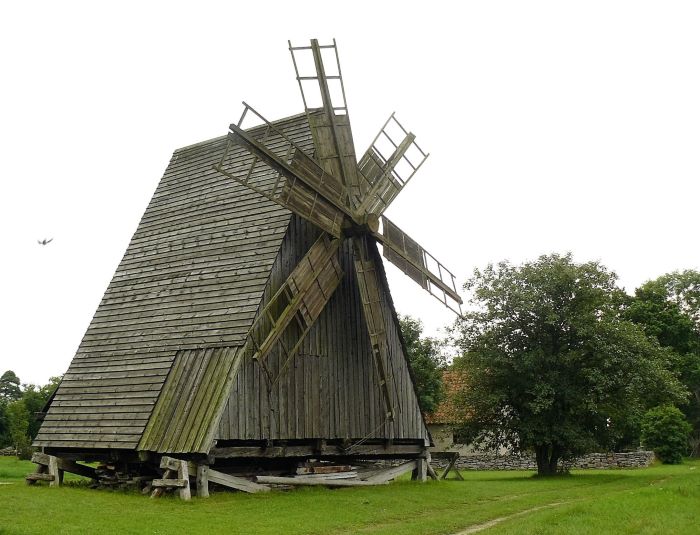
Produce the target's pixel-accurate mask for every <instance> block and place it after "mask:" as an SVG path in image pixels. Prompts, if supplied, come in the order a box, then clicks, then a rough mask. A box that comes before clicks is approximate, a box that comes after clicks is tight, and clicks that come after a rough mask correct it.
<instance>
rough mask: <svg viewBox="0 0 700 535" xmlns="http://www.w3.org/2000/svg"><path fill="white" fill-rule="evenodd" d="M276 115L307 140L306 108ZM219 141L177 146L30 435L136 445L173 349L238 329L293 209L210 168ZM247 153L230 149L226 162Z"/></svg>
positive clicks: (238, 333) (221, 145) (270, 176)
mask: <svg viewBox="0 0 700 535" xmlns="http://www.w3.org/2000/svg"><path fill="white" fill-rule="evenodd" d="M276 124H277V125H278V127H279V128H281V129H282V130H283V131H284V132H285V133H286V134H287V135H289V136H290V137H292V139H294V140H295V141H296V142H298V143H300V144H301V145H302V146H303V147H304V148H305V149H307V150H311V147H312V141H311V133H310V131H309V128H308V124H307V120H306V117H305V116H304V115H300V116H297V117H292V118H290V119H286V120H282V121H279V122H278V123H276ZM273 141H274V140H273ZM225 146H226V138H225V137H222V138H217V139H213V140H210V141H206V142H203V143H199V144H197V145H192V146H190V147H185V148H182V149H178V150H177V151H175V153H174V155H173V157H172V159H171V161H170V165H169V166H168V168H167V170H166V171H165V174H164V176H163V178H162V179H161V181H160V183H159V184H158V188H157V189H156V192H155V193H154V195H153V198H152V199H151V201H150V203H149V205H148V208H147V209H146V212H145V213H144V215H143V217H142V219H141V222H140V223H139V226H138V228H137V230H136V232H135V234H134V236H133V238H132V239H131V243H130V244H129V247H128V249H127V251H126V253H125V254H124V258H123V259H122V261H121V263H120V264H119V267H118V268H117V270H116V273H115V274H114V277H113V278H112V281H111V282H110V284H109V287H108V288H107V291H106V292H105V295H104V297H103V298H102V301H101V303H100V305H99V307H98V309H97V311H96V312H95V316H94V317H93V319H92V322H91V323H90V326H89V327H88V330H87V332H86V333H85V336H84V337H83V340H82V342H81V344H80V347H79V348H78V351H77V353H76V355H75V357H74V358H73V361H72V362H71V365H70V368H69V369H68V371H67V373H66V374H65V376H64V379H63V382H62V383H61V385H60V387H59V389H58V391H57V393H56V396H55V398H54V399H53V402H52V403H51V406H50V407H49V410H48V414H47V416H46V419H45V421H44V423H43V425H42V427H41V429H40V432H39V435H38V436H37V439H36V441H35V445H37V446H48V447H76V448H125V449H134V448H136V446H137V444H138V442H139V439H140V437H141V435H142V433H143V430H144V428H145V426H146V424H147V422H148V419H149V417H150V415H151V412H152V411H153V408H154V406H155V404H156V401H157V399H158V396H159V394H160V391H161V389H162V386H163V383H164V381H165V378H166V376H167V375H168V373H169V372H170V369H171V367H172V365H173V361H174V358H175V355H176V353H177V352H178V351H181V350H187V349H192V350H194V349H200V348H211V347H231V346H236V345H240V344H241V343H242V342H243V340H244V339H245V335H246V333H247V332H248V329H249V328H250V324H251V322H252V321H253V317H254V316H255V313H256V311H257V309H258V305H259V303H260V299H261V296H262V295H263V291H264V288H265V285H266V282H267V279H268V274H269V271H270V268H271V266H272V265H273V263H274V261H275V258H276V257H277V253H278V251H279V247H280V243H281V242H282V239H283V236H284V234H285V231H286V229H287V226H288V223H289V218H290V213H289V211H288V210H286V209H284V208H282V207H280V206H279V205H277V204H275V203H274V202H272V201H270V200H268V199H266V198H264V197H263V196H261V195H259V194H258V193H255V192H254V191H252V190H250V189H248V188H246V187H244V186H241V185H239V184H237V183H236V182H234V181H233V180H231V179H229V178H226V177H224V176H223V175H221V174H220V173H218V172H217V171H215V170H214V169H213V168H212V166H213V165H214V164H215V163H218V162H219V160H220V159H221V156H222V154H223V153H224V149H225ZM250 158H251V156H250V155H249V154H248V153H247V152H245V151H244V150H243V149H242V148H234V150H233V151H232V153H231V155H230V158H229V161H228V165H230V166H232V167H236V166H242V167H244V168H247V166H246V165H245V162H246V161H248V160H250ZM258 175H259V176H258V180H274V179H275V177H276V173H275V172H274V171H272V170H271V169H269V168H264V167H261V168H260V169H259V171H258Z"/></svg>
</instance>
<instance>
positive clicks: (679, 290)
mask: <svg viewBox="0 0 700 535" xmlns="http://www.w3.org/2000/svg"><path fill="white" fill-rule="evenodd" d="M625 316H626V317H627V318H629V319H630V320H632V321H633V322H635V323H637V324H639V325H641V326H642V328H643V329H644V331H645V332H646V333H647V334H648V335H650V336H654V337H656V338H657V339H658V341H659V343H660V344H661V345H662V346H665V347H668V348H670V349H671V350H673V351H674V352H675V353H676V354H677V357H676V359H675V361H674V369H675V371H676V372H677V373H678V374H679V376H680V379H681V381H682V382H683V384H684V385H685V386H686V388H687V389H688V390H689V391H690V392H691V394H692V395H691V396H690V397H689V398H688V399H687V401H686V402H684V403H682V404H681V405H680V408H681V409H682V410H683V412H684V413H685V416H686V417H687V418H688V420H689V421H690V423H691V424H692V426H693V438H692V443H693V448H694V453H695V454H697V453H700V272H698V271H693V270H686V271H682V272H674V273H669V274H667V275H663V276H661V277H659V278H658V279H655V280H652V281H648V282H646V283H644V284H643V285H642V286H640V287H639V288H637V290H636V292H635V296H634V298H632V300H631V302H630V304H629V306H628V308H627V310H626V312H625Z"/></svg>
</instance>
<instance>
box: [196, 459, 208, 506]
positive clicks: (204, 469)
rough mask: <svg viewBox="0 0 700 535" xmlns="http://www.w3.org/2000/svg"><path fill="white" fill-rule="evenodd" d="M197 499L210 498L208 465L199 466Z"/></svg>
mask: <svg viewBox="0 0 700 535" xmlns="http://www.w3.org/2000/svg"><path fill="white" fill-rule="evenodd" d="M197 497H198V498H208V497H209V466H208V465H206V464H198V465H197Z"/></svg>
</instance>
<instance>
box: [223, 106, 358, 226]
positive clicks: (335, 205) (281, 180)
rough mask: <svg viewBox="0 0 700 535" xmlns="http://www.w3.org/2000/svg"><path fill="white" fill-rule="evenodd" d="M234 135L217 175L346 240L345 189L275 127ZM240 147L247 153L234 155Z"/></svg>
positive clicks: (234, 130)
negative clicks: (219, 174)
mask: <svg viewBox="0 0 700 535" xmlns="http://www.w3.org/2000/svg"><path fill="white" fill-rule="evenodd" d="M248 110H252V111H253V112H254V113H256V114H257V112H255V110H253V109H252V108H250V107H249V106H247V105H246V112H247V111H248ZM244 115H245V112H244ZM257 115H258V116H260V115H259V114H257ZM260 117H261V116H260ZM230 129H231V132H230V133H229V143H228V144H227V146H226V150H225V151H224V154H223V155H222V157H221V160H220V161H219V163H218V164H217V165H215V166H214V168H215V169H216V170H217V171H219V172H220V173H222V174H224V175H226V176H228V177H229V178H231V179H233V180H235V181H236V182H239V183H240V184H243V185H244V186H247V187H249V188H251V189H252V190H254V191H256V192H258V193H260V194H261V195H264V196H265V197H267V198H268V199H270V200H272V201H274V202H276V203H278V204H280V205H282V206H284V207H285V208H288V209H289V210H291V211H292V212H294V213H296V214H298V215H300V216H301V217H303V218H305V219H308V220H309V221H312V222H313V223H315V224H316V225H318V226H319V227H320V228H322V229H323V230H325V231H326V232H328V233H330V234H332V235H333V236H335V237H338V238H339V237H341V236H342V232H341V229H342V226H343V221H344V219H345V217H346V210H347V209H346V208H345V207H344V206H343V199H344V198H345V189H344V187H343V186H342V185H341V184H340V183H339V182H338V181H337V180H336V179H335V178H334V177H333V176H332V175H330V174H328V173H327V172H325V171H324V170H323V169H322V168H320V167H319V166H318V165H317V164H316V163H315V162H314V161H313V160H312V159H311V158H310V157H309V156H307V155H306V154H305V153H304V151H303V150H302V149H301V148H300V147H299V146H298V145H296V144H295V143H294V142H293V141H292V140H290V139H289V138H288V137H287V136H285V135H284V134H282V133H281V132H279V131H278V130H277V129H275V128H274V126H273V125H271V124H270V123H267V124H266V125H264V126H263V127H260V128H256V129H253V130H251V131H250V132H248V131H245V130H243V129H242V128H240V126H238V125H234V124H232V125H231V126H230ZM237 145H240V146H241V147H242V148H244V149H245V150H243V151H235V150H233V148H234V147H235V146H237ZM270 167H271V168H273V169H274V170H275V171H276V172H277V174H276V175H275V177H274V179H270V175H269V173H268V172H267V170H268V169H269V168H270Z"/></svg>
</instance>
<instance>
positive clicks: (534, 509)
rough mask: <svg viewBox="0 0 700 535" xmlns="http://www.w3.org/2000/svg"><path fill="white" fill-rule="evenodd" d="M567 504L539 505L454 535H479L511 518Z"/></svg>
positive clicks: (470, 527) (475, 525) (476, 525)
mask: <svg viewBox="0 0 700 535" xmlns="http://www.w3.org/2000/svg"><path fill="white" fill-rule="evenodd" d="M567 503H571V502H552V503H548V504H545V505H538V506H537V507H530V509H525V510H524V511H518V512H517V513H513V514H511V515H506V516H501V517H498V518H494V519H493V520H489V521H488V522H484V523H482V524H474V525H473V526H469V527H468V528H467V529H465V530H462V531H459V532H457V533H455V534H454V535H469V534H470V533H478V532H479V531H483V530H485V529H488V528H492V527H493V526H495V525H496V524H500V523H501V522H504V521H506V520H510V519H511V518H517V517H519V516H524V515H527V514H529V513H534V512H535V511H540V510H542V509H550V508H552V507H557V506H559V505H564V504H567Z"/></svg>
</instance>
